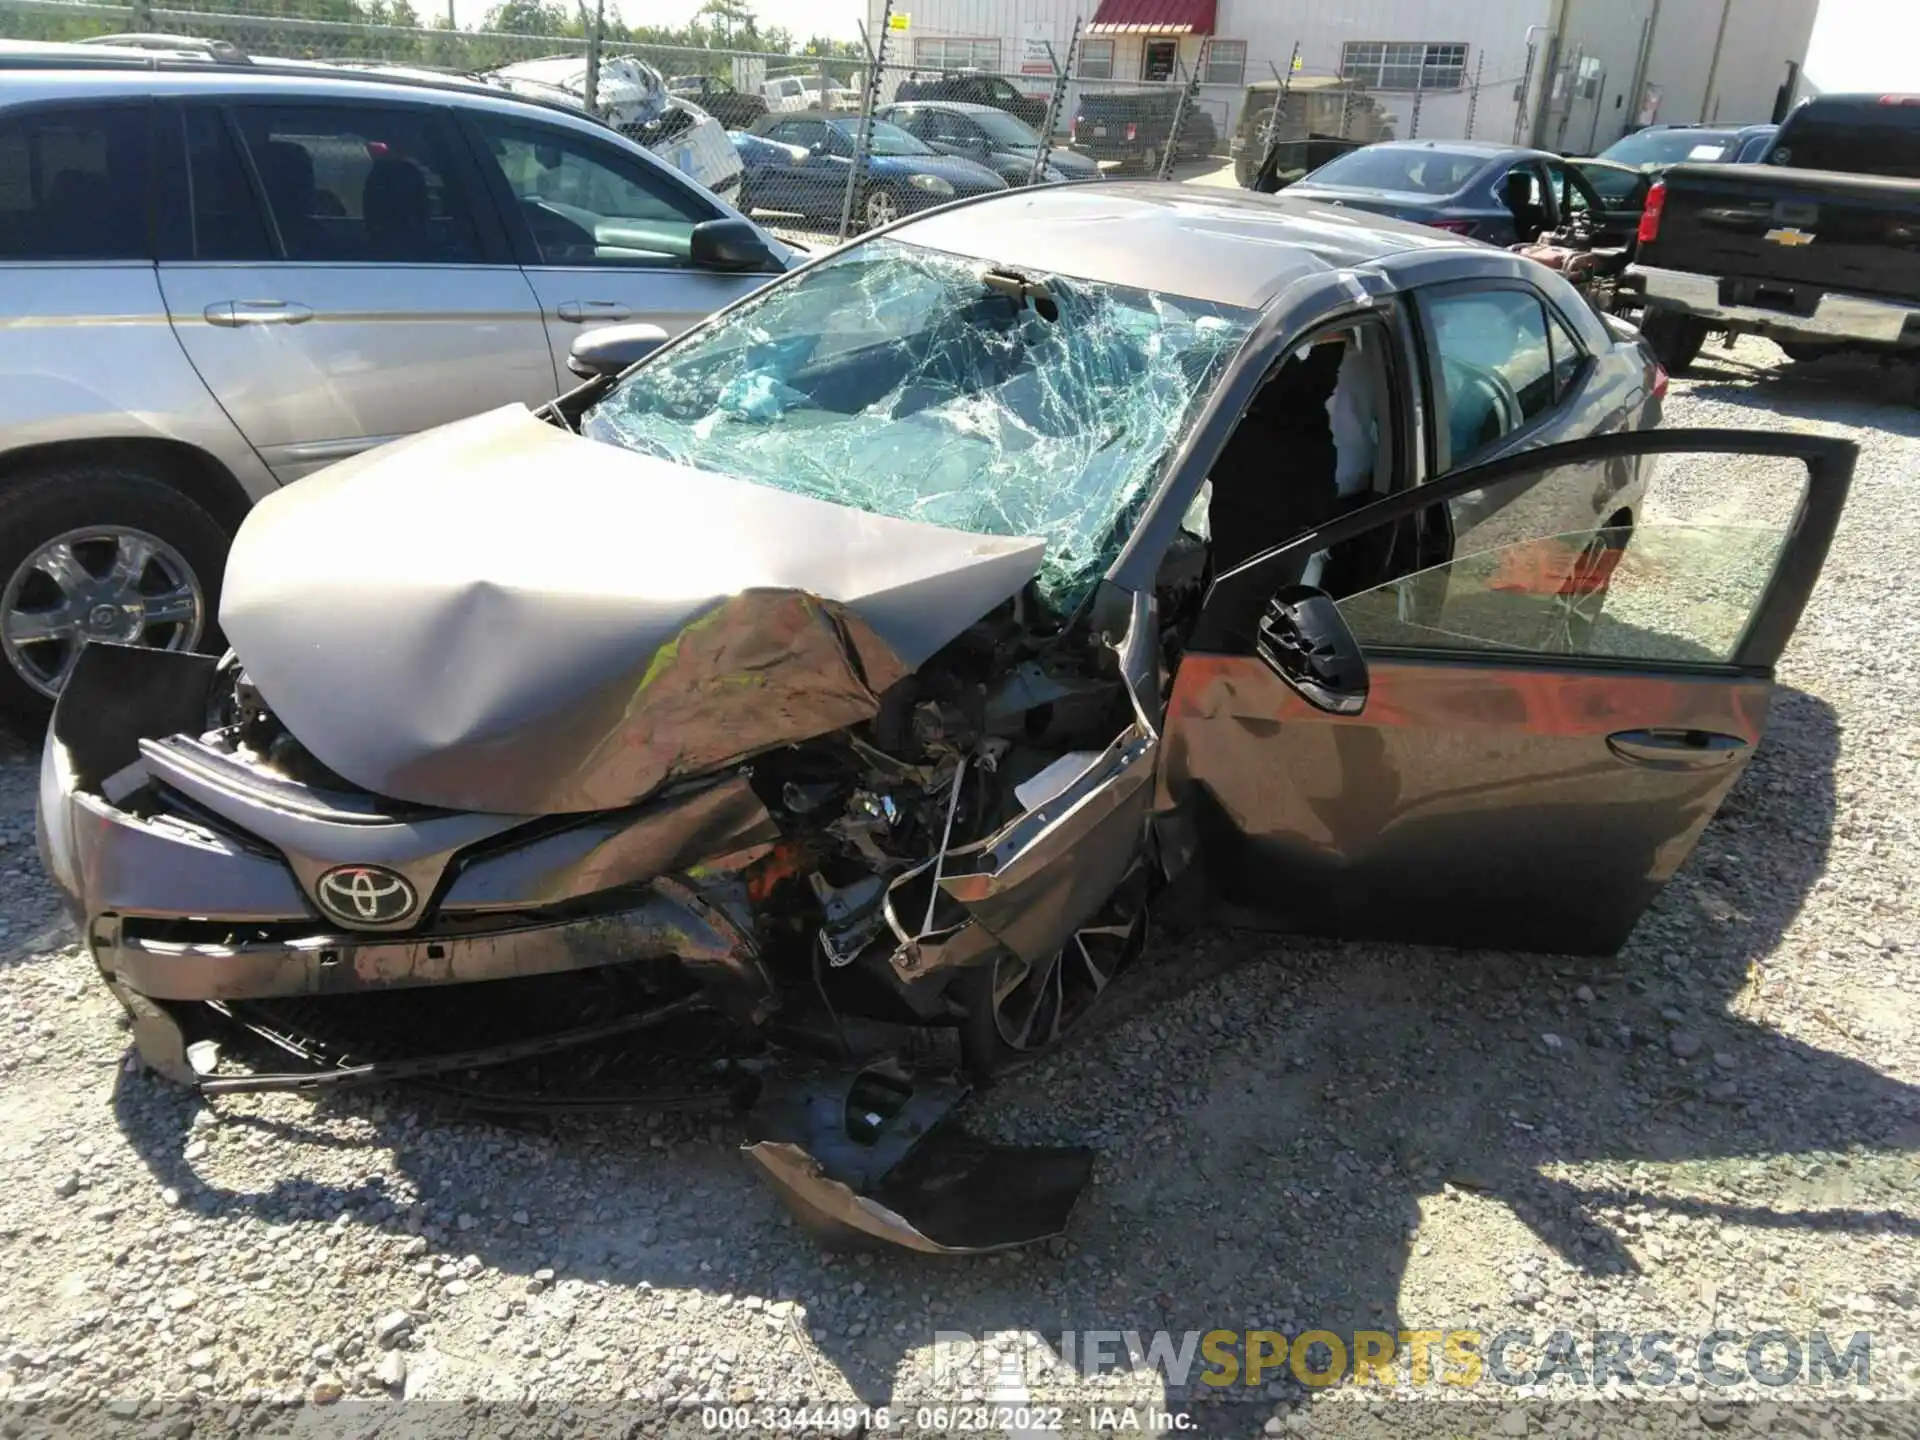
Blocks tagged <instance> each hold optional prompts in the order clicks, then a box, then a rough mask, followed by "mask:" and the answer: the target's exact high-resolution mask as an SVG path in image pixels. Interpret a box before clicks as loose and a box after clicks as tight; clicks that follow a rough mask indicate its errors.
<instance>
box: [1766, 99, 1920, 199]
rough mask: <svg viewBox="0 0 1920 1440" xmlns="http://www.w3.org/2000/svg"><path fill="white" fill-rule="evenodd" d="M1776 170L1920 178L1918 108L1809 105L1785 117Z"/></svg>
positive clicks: (1771, 157) (1833, 103) (1855, 103)
mask: <svg viewBox="0 0 1920 1440" xmlns="http://www.w3.org/2000/svg"><path fill="white" fill-rule="evenodd" d="M1767 158H1768V160H1770V161H1771V162H1772V163H1773V164H1775V165H1791V166H1793V167H1794V168H1795V169H1797V170H1837V171H1840V172H1843V173H1846V174H1853V175H1891V176H1896V177H1899V178H1902V179H1908V180H1914V179H1920V105H1904V104H1894V105H1885V104H1876V103H1871V102H1869V103H1866V104H1862V103H1860V102H1858V101H1851V100H1848V101H1828V102H1823V101H1820V100H1813V101H1809V102H1808V103H1807V104H1805V105H1803V106H1802V107H1801V108H1800V109H1798V110H1796V111H1794V113H1793V114H1792V115H1790V116H1789V117H1788V118H1787V122H1786V124H1785V125H1783V126H1781V127H1780V134H1779V136H1778V138H1777V139H1776V141H1775V143H1774V148H1773V150H1772V152H1771V153H1770V154H1769V155H1768V156H1767Z"/></svg>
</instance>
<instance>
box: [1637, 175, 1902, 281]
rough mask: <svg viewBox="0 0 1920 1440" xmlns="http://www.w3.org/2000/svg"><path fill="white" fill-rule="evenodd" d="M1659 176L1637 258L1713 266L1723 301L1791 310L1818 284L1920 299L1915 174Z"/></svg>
mask: <svg viewBox="0 0 1920 1440" xmlns="http://www.w3.org/2000/svg"><path fill="white" fill-rule="evenodd" d="M1665 178H1666V186H1667V195H1666V204H1665V208H1664V210H1663V212H1662V214H1661V218H1660V233H1659V235H1658V237H1657V238H1656V239H1654V240H1653V241H1651V242H1642V244H1641V246H1640V253H1639V257H1638V259H1639V263H1640V264H1641V265H1643V266H1648V267H1657V268H1660V269H1667V270H1687V271H1692V272H1694V273H1696V274H1702V275H1714V276H1719V277H1721V282H1722V288H1723V290H1728V291H1730V292H1732V293H1728V294H1726V295H1725V296H1724V297H1723V298H1724V299H1725V300H1726V301H1727V302H1728V303H1730V304H1741V305H1755V306H1758V307H1760V308H1762V309H1779V310H1782V311H1786V312H1789V313H1792V312H1793V311H1796V310H1802V309H1805V310H1810V308H1811V306H1812V305H1813V304H1814V303H1816V302H1817V301H1818V299H1819V296H1820V294H1821V293H1824V292H1840V293H1845V294H1850V295H1861V296H1870V297H1874V298H1877V299H1887V300H1895V301H1902V302H1909V303H1914V302H1920V181H1915V180H1904V179H1894V178H1883V177H1880V176H1874V175H1848V174H1839V173H1836V172H1833V171H1828V170H1799V169H1789V168H1785V167H1782V166H1776V165H1678V166H1675V167H1674V168H1673V169H1671V170H1669V171H1668V172H1667V173H1666V177H1665ZM1768 282H1773V283H1772V284H1769V283H1768Z"/></svg>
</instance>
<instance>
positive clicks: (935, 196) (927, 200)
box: [733, 101, 1101, 228]
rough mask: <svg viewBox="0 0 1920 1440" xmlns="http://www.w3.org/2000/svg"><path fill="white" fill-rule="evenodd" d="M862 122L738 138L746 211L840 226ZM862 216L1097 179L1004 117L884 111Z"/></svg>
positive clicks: (757, 129) (936, 107)
mask: <svg viewBox="0 0 1920 1440" xmlns="http://www.w3.org/2000/svg"><path fill="white" fill-rule="evenodd" d="M859 132H860V120H859V118H858V117H857V116H844V115H835V114H831V113H823V112H818V111H815V112H808V113H801V114H782V113H778V112H776V113H774V114H771V115H766V116H763V117H762V118H761V119H759V120H758V121H756V122H754V125H753V127H752V129H751V130H748V131H736V132H734V135H733V143H734V145H735V146H736V147H737V148H738V149H739V151H740V158H741V161H742V163H743V165H744V167H745V171H744V174H743V176H742V179H741V192H740V208H741V209H742V210H743V211H746V212H747V213H749V214H753V213H757V212H761V211H768V212H779V213H783V214H788V215H797V216H800V217H802V218H803V219H806V220H810V221H816V222H822V223H827V222H834V221H837V220H838V219H839V216H840V212H841V210H842V209H843V208H844V206H845V205H846V204H847V203H848V198H849V197H848V183H849V180H850V178H851V176H852V173H853V169H854V155H855V152H856V151H857V149H858V148H859V147H858V141H859ZM866 132H867V150H866V158H865V159H864V160H863V161H862V162H861V179H860V183H859V187H858V201H857V203H858V206H859V210H858V213H857V214H856V215H855V216H854V217H853V218H854V220H855V221H856V223H857V224H858V225H860V226H861V227H863V228H875V227H878V226H881V225H890V224H892V223H893V222H894V221H895V220H897V219H899V218H900V217H901V216H902V215H910V214H914V213H916V212H917V211H921V210H925V209H928V208H930V207H931V206H934V205H943V204H945V203H946V202H948V201H949V200H953V199H956V198H962V197H965V196H970V195H984V194H987V193H989V192H991V191H995V190H1004V189H1006V188H1007V187H1009V186H1014V185H1025V184H1028V183H1040V184H1056V183H1060V182H1063V181H1081V180H1095V179H1098V178H1099V177H1100V173H1101V172H1100V167H1099V165H1098V164H1097V163H1096V162H1095V161H1093V160H1092V159H1090V158H1089V157H1087V156H1085V155H1081V154H1077V153H1075V152H1074V151H1071V150H1067V149H1063V148H1060V147H1057V146H1050V145H1047V144H1046V143H1045V142H1044V141H1043V140H1042V139H1041V138H1040V136H1039V135H1038V134H1037V133H1036V132H1035V131H1033V130H1031V129H1029V128H1028V127H1027V126H1026V125H1024V124H1022V123H1021V122H1020V121H1019V120H1016V119H1015V118H1014V117H1013V116H1011V115H1008V114H1006V113H1005V112H1004V111H1000V110H994V109H991V108H989V107H987V106H984V105H968V104H963V103H960V102H955V101H914V102H909V103H904V104H898V103H897V104H893V105H887V106H883V107H882V108H881V109H880V110H879V111H878V112H877V113H876V114H875V115H874V116H873V118H872V119H871V120H869V121H868V122H867V125H866Z"/></svg>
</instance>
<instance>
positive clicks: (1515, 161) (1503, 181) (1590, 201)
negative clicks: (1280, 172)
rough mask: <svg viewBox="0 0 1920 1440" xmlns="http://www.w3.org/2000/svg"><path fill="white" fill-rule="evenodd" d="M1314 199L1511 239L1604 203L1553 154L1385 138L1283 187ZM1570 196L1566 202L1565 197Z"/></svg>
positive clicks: (1500, 240)
mask: <svg viewBox="0 0 1920 1440" xmlns="http://www.w3.org/2000/svg"><path fill="white" fill-rule="evenodd" d="M1286 193H1287V197H1288V198H1289V199H1292V200H1307V201H1318V202H1320V203H1322V204H1327V205H1338V206H1342V207H1345V208H1348V209H1353V210H1366V211H1369V212H1371V213H1372V214H1375V215H1390V216H1392V217H1393V218H1394V219H1396V220H1412V221H1415V222H1417V223H1419V224H1422V225H1431V226H1433V227H1434V228H1435V229H1438V230H1446V231H1449V232H1451V233H1452V234H1455V235H1467V236H1471V237H1472V238H1473V239H1475V240H1486V241H1489V242H1490V243H1492V244H1495V245H1514V244H1519V243H1521V242H1524V241H1530V240H1533V239H1535V238H1537V237H1538V236H1539V235H1540V234H1541V232H1543V231H1547V230H1555V229H1558V228H1559V227H1560V226H1562V225H1564V224H1565V223H1567V221H1568V220H1570V219H1571V218H1572V216H1573V214H1574V213H1576V212H1577V210H1578V209H1579V208H1580V207H1581V206H1582V205H1585V206H1591V207H1593V208H1595V209H1603V208H1604V205H1603V203H1602V201H1601V198H1600V196H1599V194H1598V193H1597V192H1595V191H1594V190H1593V188H1592V186H1591V184H1590V183H1589V182H1588V181H1587V179H1586V177H1585V176H1584V175H1582V174H1581V173H1580V171H1579V170H1577V169H1576V168H1575V167H1574V166H1573V165H1572V164H1570V163H1569V162H1568V161H1566V160H1564V159H1562V158H1561V157H1560V156H1558V155H1551V154H1548V153H1547V152H1546V151H1544V150H1527V149H1523V148H1520V147H1517V146H1511V145H1493V144H1480V143H1476V142H1474V141H1471V140H1389V141H1384V142H1382V143H1381V144H1378V145H1368V146H1364V147H1363V148H1361V149H1359V150H1354V151H1351V152H1349V153H1348V154H1345V155H1342V156H1340V157H1339V158H1337V159H1335V160H1330V161H1328V162H1327V163H1326V164H1325V165H1322V166H1321V167H1320V168H1319V169H1318V170H1315V171H1314V172H1313V173H1312V174H1311V175H1308V176H1307V177H1306V178H1305V179H1303V180H1301V181H1299V182H1298V183H1296V184H1294V185H1291V186H1289V187H1288V189H1287V192H1286ZM1570 202H1571V203H1570Z"/></svg>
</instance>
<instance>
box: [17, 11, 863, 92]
mask: <svg viewBox="0 0 1920 1440" xmlns="http://www.w3.org/2000/svg"><path fill="white" fill-rule="evenodd" d="M122 3H130V4H131V5H132V8H133V12H134V13H133V16H132V17H131V21H130V22H123V21H117V20H114V19H111V18H108V17H104V16H97V15H86V14H73V15H63V14H60V13H59V12H58V11H55V10H51V9H40V8H36V9H34V10H15V9H13V8H11V7H8V6H6V5H5V3H4V0H0V37H4V38H6V39H17V40H83V39H86V38H88V37H90V36H95V35H109V34H115V33H119V32H122V31H127V30H163V31H169V32H176V31H177V32H178V33H180V34H183V35H193V36H197V37H201V38H206V39H219V40H230V41H232V42H233V43H235V44H236V45H238V46H240V48H241V49H243V50H246V51H248V52H249V53H252V54H259V55H276V56H283V57H289V58H302V59H342V60H344V59H366V60H389V61H393V62H395V63H397V64H416V65H426V66H432V67H435V68H442V69H457V70H482V69H488V68H491V67H493V66H496V65H504V64H507V63H509V62H511V61H513V60H520V59H526V58H529V57H530V56H534V55H540V54H549V53H552V51H553V50H554V49H556V48H559V49H575V48H578V47H579V46H580V45H582V44H584V42H585V40H586V38H587V36H588V34H589V31H590V30H591V29H592V27H593V25H594V24H595V23H596V22H597V23H599V24H600V25H601V27H602V38H603V40H604V41H605V43H607V44H608V45H610V46H614V47H624V46H660V47H663V48H664V47H672V48H675V49H680V50H687V51H697V50H754V51H760V52H763V53H770V54H776V55H793V56H796V57H799V56H806V57H822V58H828V59H835V60H842V61H845V60H852V59H858V58H860V56H861V55H862V54H863V52H862V49H861V46H860V44H859V42H857V41H843V40H833V39H831V38H829V37H826V36H820V35H816V36H811V37H809V38H807V39H805V40H800V39H798V38H797V37H796V36H795V35H794V34H793V33H792V32H791V31H790V30H788V29H787V28H786V27H785V26H782V25H770V26H764V27H763V26H762V25H761V23H760V20H759V17H758V16H756V15H755V14H754V11H753V7H752V6H751V5H750V4H748V3H747V0H706V4H705V5H703V6H702V7H701V9H700V11H699V13H698V14H696V15H695V16H694V17H693V18H692V20H690V21H689V22H688V23H687V24H685V25H677V26H676V25H628V24H627V23H626V22H625V21H624V20H623V19H622V18H621V16H620V12H619V8H618V6H617V5H616V4H607V5H606V6H605V9H604V11H603V12H602V11H598V10H597V7H596V9H593V10H590V9H589V8H588V6H587V3H585V0H575V3H574V4H573V5H572V6H569V5H567V4H564V3H561V0H501V3H499V4H497V5H495V6H493V7H492V8H491V9H490V10H488V11H487V12H486V14H485V16H484V17H483V18H482V20H481V22H480V26H479V28H478V30H467V29H463V28H461V27H459V26H458V25H456V24H455V22H454V17H453V15H452V13H451V0H448V9H447V10H446V11H444V12H441V13H431V11H430V13H429V14H427V15H425V16H423V15H422V14H421V13H420V11H419V10H418V9H416V8H415V6H414V5H413V4H412V3H411V0H122ZM422 3H424V4H427V5H429V6H430V7H431V6H432V3H433V0H422ZM155 9H161V10H192V11H194V12H195V18H194V20H192V21H191V22H183V21H181V19H180V18H179V17H178V15H165V16H159V17H156V16H154V15H153V14H152V12H153V10H155ZM276 20H277V21H281V22H298V21H323V22H330V23H332V24H340V25H346V26H354V27H365V29H362V30H343V31H338V32H336V31H331V30H328V29H325V28H322V27H320V26H315V27H313V28H311V29H308V28H304V27H301V26H300V25H298V24H297V23H291V24H289V23H282V24H275V23H274V22H275V21H276ZM252 21H264V22H266V23H262V24H250V23H249V22H252ZM376 27H377V28H379V29H384V30H388V31H389V32H390V33H387V34H368V33H365V32H366V30H370V29H374V28H376ZM409 31H425V32H428V33H425V34H409V33H407V32H409ZM509 36H524V37H526V39H525V40H513V39H508V38H506V37H509ZM554 41H559V42H563V43H562V44H560V45H559V46H555V45H554V44H553V43H551V42H554ZM565 42H572V43H565ZM671 65H672V68H673V69H674V70H675V72H676V73H685V72H687V71H694V70H699V69H701V68H710V69H711V70H712V71H713V73H715V74H725V73H726V62H725V59H724V57H722V56H718V55H716V56H715V57H714V60H713V62H712V63H711V65H710V66H707V67H702V65H701V64H700V63H699V57H697V56H693V55H686V56H676V57H674V58H673V60H672V61H671Z"/></svg>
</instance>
